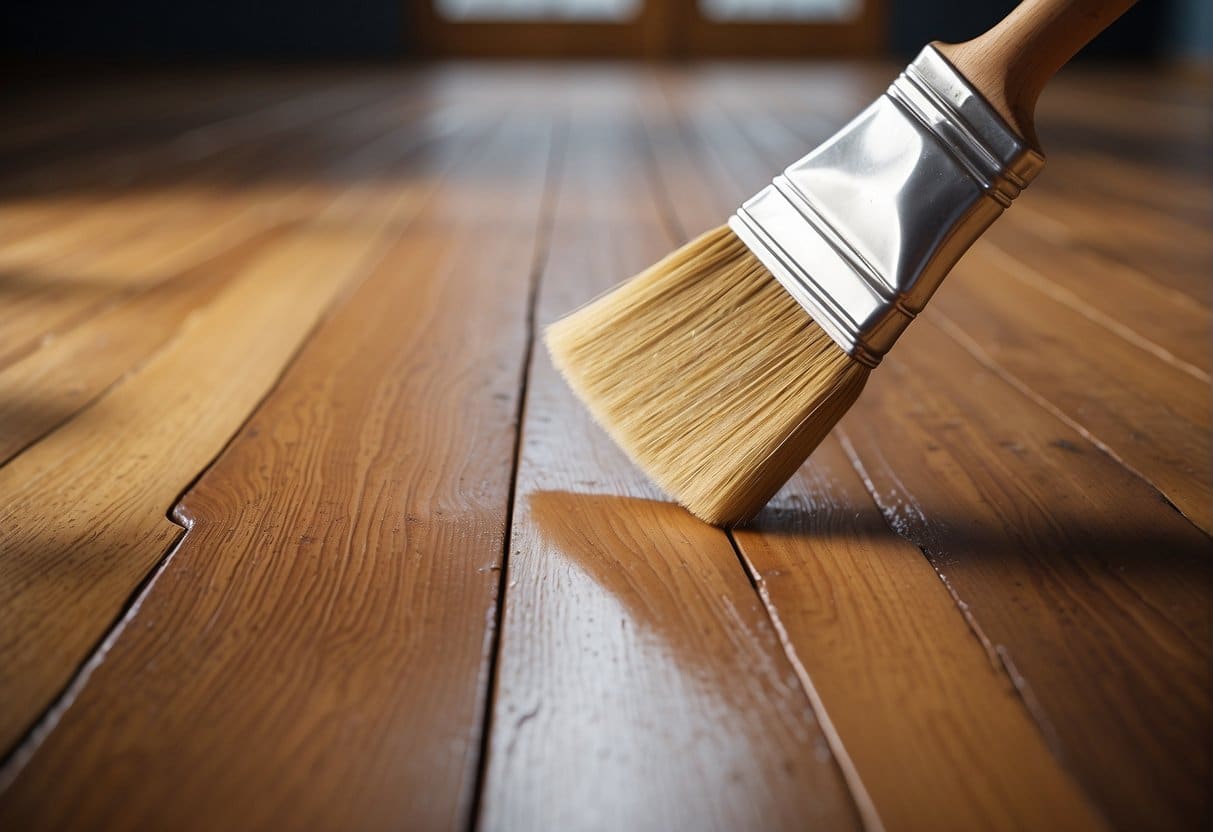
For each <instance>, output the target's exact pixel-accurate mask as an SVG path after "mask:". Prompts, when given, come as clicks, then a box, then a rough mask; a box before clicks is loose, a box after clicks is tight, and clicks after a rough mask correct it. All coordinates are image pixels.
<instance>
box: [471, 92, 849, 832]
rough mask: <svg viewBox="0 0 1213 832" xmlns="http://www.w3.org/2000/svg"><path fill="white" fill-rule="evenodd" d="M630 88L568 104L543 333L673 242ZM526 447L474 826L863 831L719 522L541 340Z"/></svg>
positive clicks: (543, 290) (541, 304)
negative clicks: (647, 457)
mask: <svg viewBox="0 0 1213 832" xmlns="http://www.w3.org/2000/svg"><path fill="white" fill-rule="evenodd" d="M630 92H631V89H630V88H629V87H627V86H623V85H608V86H606V88H605V89H600V90H597V91H596V94H595V100H594V102H593V104H592V106H593V109H592V110H589V111H587V109H586V108H587V107H588V106H590V105H589V104H588V103H587V102H585V101H580V102H577V104H576V105H575V106H574V109H573V116H574V118H573V119H572V125H573V126H572V127H571V129H570V130H569V133H568V136H567V138H566V140H565V143H566V145H567V148H568V149H567V151H566V152H565V153H564V159H563V162H562V164H561V169H562V173H561V176H560V182H561V187H560V191H559V194H558V195H557V197H556V202H555V205H554V211H555V220H554V224H553V227H552V231H551V239H550V243H549V245H550V251H549V252H548V253H547V255H546V257H545V259H544V261H543V276H542V278H541V282H540V290H539V297H538V306H537V319H538V323H539V325H540V326H542V325H544V324H547V323H550V322H551V321H553V320H555V319H556V318H557V317H558V316H559V315H561V314H562V313H563V312H564V311H566V310H567V309H569V308H570V307H571V306H576V305H577V304H579V303H583V302H585V301H586V300H589V299H590V298H592V297H594V296H595V295H597V294H599V293H601V292H602V291H603V290H605V289H607V288H609V287H610V286H611V285H613V283H614V282H616V280H617V275H618V273H619V271H620V270H621V269H622V270H625V271H636V270H639V269H641V268H643V267H644V266H645V265H647V264H648V263H649V262H652V261H653V260H654V259H656V258H658V257H660V256H661V255H662V254H663V253H664V252H665V251H667V250H668V249H669V248H670V247H671V246H672V244H673V243H674V240H672V239H671V238H670V237H669V236H668V235H667V234H665V233H663V229H662V225H663V222H662V217H661V205H660V199H661V196H660V194H658V193H657V192H656V191H655V188H654V183H652V182H651V181H650V180H649V178H648V174H649V170H648V169H647V167H646V166H645V165H644V163H643V160H644V159H645V157H646V150H645V146H644V143H643V139H642V136H641V133H640V131H639V130H638V129H637V124H636V122H637V120H638V119H637V112H638V111H637V108H636V106H635V104H634V99H633V97H632V96H631V95H629V93H630ZM591 113H592V115H593V117H594V118H606V119H607V123H608V124H609V125H610V126H599V125H597V124H591V121H590V118H589V115H590V114H591ZM522 441H523V444H522V447H521V459H520V461H519V469H518V481H517V485H516V488H515V513H514V523H513V527H512V531H511V543H510V555H509V562H508V567H507V572H506V576H505V580H506V586H507V587H508V589H507V592H506V600H505V609H504V617H503V621H502V632H501V643H500V646H499V648H498V657H497V662H498V671H497V685H496V689H495V696H494V704H493V711H492V723H491V724H492V734H491V737H490V743H489V747H488V761H487V762H488V769H487V777H486V781H485V796H484V804H483V808H482V813H481V817H480V828H482V829H486V830H496V829H502V830H507V829H570V830H575V829H587V830H588V829H602V828H607V829H634V830H663V829H678V828H684V829H721V830H726V829H759V828H762V829H789V830H790V829H802V828H804V827H805V826H806V825H808V826H811V827H816V828H826V829H858V828H859V816H858V814H857V811H856V808H855V806H854V805H853V803H852V799H851V796H850V795H849V793H848V790H847V787H846V784H845V782H844V779H843V776H842V773H841V771H840V769H839V767H838V765H836V764H835V761H834V759H833V755H832V754H831V751H830V747H829V741H828V740H827V738H826V737H825V736H824V735H823V733H822V732H821V729H820V728H819V727H818V725H817V723H816V720H815V719H814V717H813V715H812V709H811V706H810V703H809V700H808V698H807V696H806V695H805V692H804V691H803V690H802V689H801V688H800V686H799V685H798V684H797V683H796V681H795V678H796V677H795V674H794V672H793V670H792V667H791V665H790V664H789V662H788V660H787V658H786V657H785V656H784V655H783V652H782V650H781V648H780V643H779V639H778V638H777V636H776V634H775V632H774V630H773V629H772V627H771V624H770V622H769V621H768V619H767V617H766V615H765V613H764V611H763V609H762V604H761V603H760V601H759V599H758V598H757V597H756V596H755V594H754V593H753V591H752V589H751V587H750V584H749V582H748V581H747V580H746V576H745V573H744V572H743V571H742V570H741V568H740V566H739V564H738V561H737V556H736V554H735V552H734V551H733V547H732V545H731V544H730V542H729V539H728V537H727V536H726V535H725V533H724V532H722V531H720V530H719V529H715V528H712V527H711V526H707V525H705V524H703V523H701V522H699V521H698V520H696V519H695V518H694V517H692V516H691V515H689V514H687V513H686V512H684V511H682V510H681V509H680V508H678V507H677V506H674V505H671V504H670V503H668V502H665V501H664V500H663V498H662V496H661V494H660V492H658V491H657V490H656V489H655V488H653V486H651V485H650V484H648V483H647V482H646V481H645V478H644V475H643V474H641V473H640V472H639V471H638V470H637V469H636V468H635V467H633V466H632V464H631V463H630V462H629V461H628V460H627V458H626V457H625V456H624V455H623V454H622V452H621V451H620V450H619V449H618V448H616V447H615V446H614V445H613V444H612V443H611V441H610V439H609V438H608V437H607V436H606V435H605V434H604V433H603V432H602V431H601V430H600V429H598V428H597V427H595V426H594V425H593V421H592V419H591V418H590V417H589V415H588V414H587V413H586V412H585V410H584V408H583V407H582V406H581V405H580V404H579V403H578V402H577V400H576V399H575V398H574V396H573V394H572V393H571V392H570V391H569V390H568V388H567V386H566V385H565V383H564V382H563V380H562V379H561V378H560V376H559V374H558V373H557V372H556V371H555V369H554V368H553V367H552V366H551V363H550V361H549V359H548V356H547V354H546V352H545V351H542V350H539V351H537V352H536V353H535V355H534V356H533V359H532V364H531V372H530V381H529V384H528V391H527V406H526V412H525V417H524V420H523V425H522Z"/></svg>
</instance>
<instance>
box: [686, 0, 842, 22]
mask: <svg viewBox="0 0 1213 832" xmlns="http://www.w3.org/2000/svg"><path fill="white" fill-rule="evenodd" d="M860 3H861V0H699V10H700V11H701V12H702V13H703V16H704V17H706V18H707V19H708V20H716V21H722V22H728V21H746V22H771V21H798V22H823V23H826V22H836V21H843V20H850V19H851V18H853V17H855V16H856V15H857V14H858V13H859V7H860Z"/></svg>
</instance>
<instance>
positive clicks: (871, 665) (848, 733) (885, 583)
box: [735, 439, 1104, 830]
mask: <svg viewBox="0 0 1213 832" xmlns="http://www.w3.org/2000/svg"><path fill="white" fill-rule="evenodd" d="M735 537H736V539H737V542H738V544H739V546H740V547H741V551H742V554H743V555H744V556H745V558H746V560H747V562H748V563H749V564H750V568H751V571H752V574H753V575H754V576H755V579H756V580H757V582H758V588H759V591H760V592H762V595H763V598H764V599H765V601H766V603H767V605H768V606H769V607H770V609H771V614H772V616H773V617H774V618H775V619H776V621H777V622H778V624H779V627H780V629H781V631H782V632H783V633H784V638H785V641H786V643H787V646H788V649H789V651H790V653H791V655H793V656H794V657H795V660H796V664H797V668H798V670H799V671H800V672H801V674H802V676H803V677H804V678H805V679H806V680H807V681H808V683H809V684H811V685H812V686H813V687H814V688H815V689H816V691H817V695H818V696H819V697H820V699H821V701H822V703H823V704H824V706H825V709H826V712H827V713H828V714H829V717H830V720H831V722H832V723H833V726H834V728H835V730H837V731H838V733H839V735H840V736H841V737H843V739H844V742H845V743H846V748H847V752H848V753H849V754H850V756H851V759H852V760H853V761H854V763H855V767H856V770H857V771H858V773H859V776H860V777H861V778H862V780H863V783H864V786H865V787H866V788H867V790H868V792H869V794H870V795H871V796H872V800H873V803H874V804H875V806H876V808H877V811H879V813H880V818H881V820H882V821H883V823H884V826H885V828H886V829H889V830H897V829H907V830H910V829H922V828H925V827H929V828H931V829H955V830H967V829H1101V828H1104V822H1103V820H1102V819H1101V816H1100V814H1099V812H1098V811H1097V810H1096V809H1094V808H1093V806H1092V805H1091V803H1090V802H1089V800H1088V799H1087V797H1086V795H1085V794H1084V793H1083V791H1082V789H1081V788H1080V787H1079V786H1078V785H1077V783H1076V782H1075V781H1074V780H1073V779H1072V778H1071V777H1070V776H1069V775H1068V774H1067V773H1066V772H1065V770H1064V768H1063V766H1062V765H1061V763H1060V762H1059V761H1058V760H1057V759H1056V758H1054V757H1053V755H1052V754H1051V752H1050V749H1049V748H1048V746H1047V745H1046V743H1045V742H1044V739H1043V737H1042V736H1041V734H1040V732H1039V731H1038V730H1037V728H1036V726H1035V725H1034V724H1033V722H1032V718H1031V716H1030V715H1029V713H1028V712H1027V710H1026V709H1025V708H1024V707H1023V703H1022V702H1021V701H1020V699H1019V696H1018V695H1017V694H1016V692H1015V690H1014V688H1013V686H1012V685H1011V683H1010V681H1009V680H1008V679H1007V678H1006V675H1005V674H1004V673H1003V672H1001V669H1000V668H999V667H998V666H997V665H996V664H995V662H996V657H995V656H993V655H991V654H989V653H987V651H986V650H983V649H982V645H981V643H980V642H979V641H978V640H977V639H975V638H974V637H973V633H972V631H971V630H970V628H969V625H968V624H967V622H966V621H965V618H964V616H963V615H962V614H961V611H960V610H958V609H957V608H956V606H955V604H954V603H953V599H952V597H951V595H950V593H949V591H948V588H947V586H946V585H945V584H943V583H941V582H940V580H939V576H938V575H936V573H935V570H933V569H932V568H931V566H930V564H928V563H927V562H926V561H924V559H923V558H922V554H921V552H919V550H918V549H917V548H916V547H915V546H913V545H910V544H909V543H908V542H907V541H905V540H904V539H902V538H901V537H899V536H898V535H897V534H896V533H895V532H893V531H891V530H890V529H889V527H888V526H887V525H886V523H885V519H884V517H883V516H882V515H881V513H880V511H879V509H878V508H877V507H876V506H875V504H874V503H873V502H872V498H871V495H870V494H869V493H868V491H867V489H866V488H865V487H864V485H863V482H862V481H861V480H860V479H859V477H858V476H857V475H856V473H855V471H854V470H853V469H852V467H851V463H850V460H849V459H848V458H847V456H846V455H845V454H844V452H843V450H842V448H841V447H840V446H839V444H838V441H837V439H831V440H827V443H826V444H825V445H824V446H823V447H821V448H819V449H818V450H817V451H816V452H815V453H814V455H813V459H812V461H811V462H810V463H809V465H808V466H806V468H804V469H802V471H801V472H800V473H799V474H798V475H797V476H796V478H795V479H794V480H793V481H792V482H791V483H789V485H788V486H787V487H786V488H785V489H784V490H783V491H782V492H780V494H779V495H778V496H777V497H776V499H775V501H774V502H773V503H772V504H771V505H770V506H768V507H767V509H766V510H765V511H764V512H763V513H762V514H760V515H759V516H758V518H757V519H756V520H755V521H754V522H753V523H752V524H751V525H750V526H749V527H748V528H745V529H739V530H737V531H736V532H735ZM945 783H946V784H947V787H946V789H941V784H945Z"/></svg>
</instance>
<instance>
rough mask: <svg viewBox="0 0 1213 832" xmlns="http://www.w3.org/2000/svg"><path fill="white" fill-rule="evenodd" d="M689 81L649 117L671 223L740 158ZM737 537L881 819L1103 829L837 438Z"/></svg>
mask: <svg viewBox="0 0 1213 832" xmlns="http://www.w3.org/2000/svg"><path fill="white" fill-rule="evenodd" d="M688 86H689V85H677V84H675V85H670V86H669V89H670V99H671V100H670V105H671V115H672V118H671V119H669V120H656V119H654V120H653V121H654V122H656V123H652V122H651V124H650V132H651V134H652V135H653V136H654V143H655V146H656V147H657V149H658V153H657V157H658V171H657V176H658V179H659V180H660V181H661V182H662V183H663V184H664V186H665V188H666V189H667V190H668V191H669V195H670V203H671V204H672V205H673V206H675V212H676V214H677V216H678V217H679V220H680V222H681V223H683V224H684V225H686V226H688V227H691V228H698V227H699V226H701V225H702V224H704V223H708V222H711V221H712V220H711V217H713V216H717V215H719V214H720V213H722V212H725V211H727V210H728V206H729V205H731V204H734V203H732V202H731V201H730V199H731V198H739V197H736V194H735V192H736V190H737V189H738V187H739V185H738V182H741V181H745V180H746V177H747V176H748V172H747V170H746V169H744V168H742V167H741V166H735V167H737V168H738V169H737V170H735V171H734V172H733V176H732V179H733V181H729V179H728V178H727V177H728V176H729V172H728V171H727V170H725V169H724V167H723V163H724V162H725V161H726V160H733V159H737V158H739V157H740V156H741V155H742V149H743V147H744V145H743V144H742V142H743V141H744V139H743V137H741V136H740V135H739V134H738V133H737V131H736V130H735V129H734V128H733V127H732V125H730V124H728V123H727V122H728V119H727V114H725V113H721V112H719V111H718V110H716V109H715V107H713V106H712V102H711V101H710V100H709V101H703V100H700V101H699V102H698V106H695V104H694V102H695V101H696V99H695V97H694V92H693V90H692V89H688ZM680 142H681V145H682V146H681V147H679V143H680ZM746 167H748V166H746ZM733 536H734V538H735V540H736V542H737V545H738V547H739V549H740V552H741V554H742V556H743V557H744V558H745V559H746V561H747V563H748V564H749V567H750V572H751V575H753V577H754V579H755V581H756V582H757V586H758V590H759V591H760V593H761V594H762V597H763V599H764V602H765V603H766V605H767V607H768V609H769V611H770V614H771V616H772V618H773V619H774V620H775V622H776V624H777V626H778V627H779V629H780V633H781V636H782V638H783V641H784V644H785V647H786V649H787V650H788V653H789V656H791V658H792V660H793V663H794V664H795V666H796V668H797V671H798V673H799V674H800V676H801V679H802V682H803V683H804V685H805V686H806V688H808V689H810V690H812V691H814V695H815V697H816V698H817V700H818V701H819V702H820V703H821V706H822V707H823V708H824V711H825V713H826V714H827V715H828V717H829V719H830V722H831V723H832V725H833V729H834V730H835V731H837V733H838V735H839V736H840V737H841V738H842V740H843V742H844V744H845V747H846V751H847V753H848V755H849V757H850V759H851V761H852V762H853V764H854V767H855V771H856V773H857V776H858V778H859V779H860V780H861V781H862V783H863V787H864V788H865V790H866V791H867V793H868V795H869V796H870V798H871V801H872V805H873V807H874V809H875V811H876V812H877V813H878V814H879V817H880V821H881V823H882V824H883V826H884V827H885V828H886V829H890V830H895V829H921V828H924V827H927V826H929V827H930V828H933V829H956V830H964V829H1025V828H1027V829H1031V828H1066V829H1084V828H1085V829H1099V828H1103V821H1102V819H1101V817H1100V815H1099V813H1098V811H1097V810H1095V809H1094V808H1093V807H1092V805H1091V804H1090V803H1089V801H1088V799H1087V797H1086V796H1085V794H1084V793H1083V791H1082V789H1081V788H1080V787H1079V786H1078V785H1077V783H1076V782H1075V781H1074V780H1073V779H1072V778H1071V777H1070V776H1069V775H1068V774H1067V773H1066V772H1065V771H1064V769H1063V767H1062V766H1061V765H1060V764H1059V762H1058V761H1057V760H1056V759H1055V758H1054V756H1053V755H1052V753H1051V751H1050V749H1049V747H1048V745H1047V744H1046V742H1045V741H1044V738H1043V737H1042V735H1041V734H1040V733H1039V731H1038V730H1037V729H1036V726H1035V725H1034V723H1033V721H1032V718H1031V716H1030V714H1029V713H1028V711H1027V710H1026V709H1025V708H1024V707H1023V703H1022V702H1021V701H1020V699H1019V697H1018V695H1017V694H1016V692H1015V691H1014V688H1013V686H1012V685H1011V684H1010V681H1009V680H1008V679H1007V678H1006V676H1005V674H1004V673H1002V672H1001V671H1000V669H999V668H998V667H997V666H996V664H994V662H993V658H994V657H992V656H991V655H989V654H988V653H987V651H986V650H984V649H982V645H981V643H980V642H979V641H978V640H977V639H975V638H974V637H973V633H972V632H971V630H970V628H969V625H968V624H967V622H966V620H965V618H964V616H963V615H962V613H961V611H960V610H959V609H957V608H956V606H955V604H954V603H953V599H952V597H951V595H950V594H949V592H948V590H947V588H946V586H944V585H943V584H942V583H941V582H940V581H939V578H938V576H937V575H936V573H935V570H934V569H932V568H931V565H930V564H929V563H927V562H926V561H925V560H924V559H923V558H922V555H921V553H920V552H919V550H918V549H917V548H916V547H915V546H913V545H911V544H909V543H908V542H907V541H905V540H904V539H902V538H901V537H900V536H898V534H897V533H896V532H894V531H892V530H890V529H889V527H888V525H887V524H886V522H885V519H884V517H883V516H882V514H881V512H880V510H879V508H878V507H877V505H876V504H875V503H874V502H873V500H872V496H871V495H870V494H869V493H868V491H867V489H866V488H865V487H864V484H863V482H862V481H861V480H860V478H859V477H858V475H857V474H856V472H855V471H854V469H853V468H852V465H851V461H850V460H849V459H848V457H847V456H846V455H845V454H844V453H843V452H842V450H841V448H840V447H839V445H838V443H837V441H836V440H827V442H826V443H825V444H824V445H823V446H822V447H820V448H819V449H818V450H817V451H816V452H815V453H814V455H813V457H812V459H811V460H810V462H809V463H808V465H807V466H806V467H805V468H804V469H802V471H801V472H800V473H799V474H798V475H797V476H796V477H795V478H794V479H793V481H792V482H791V483H789V485H788V486H786V487H785V488H784V489H783V490H782V491H781V492H780V494H779V495H778V496H777V497H776V499H775V501H774V502H773V503H772V504H771V505H770V506H769V507H768V508H767V509H766V510H765V511H764V512H762V513H761V514H760V515H759V516H758V518H756V519H755V521H753V522H752V523H751V524H748V526H747V527H745V528H742V529H738V530H736V531H734V533H733ZM990 749H997V750H998V751H997V753H996V754H991V753H989V750H990ZM941 782H944V783H948V784H949V788H948V789H947V790H946V792H942V791H940V790H939V788H938V784H939V783H941Z"/></svg>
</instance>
